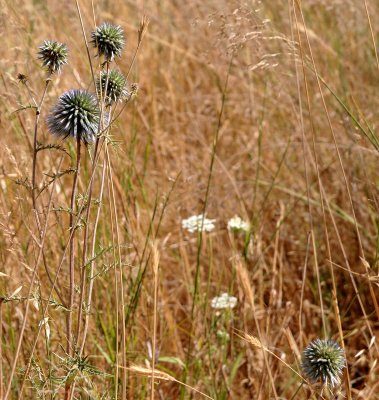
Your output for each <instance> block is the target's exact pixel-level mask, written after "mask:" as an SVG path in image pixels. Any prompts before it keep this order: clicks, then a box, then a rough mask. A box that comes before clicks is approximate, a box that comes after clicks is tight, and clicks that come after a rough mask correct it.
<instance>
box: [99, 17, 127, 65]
mask: <svg viewBox="0 0 379 400" xmlns="http://www.w3.org/2000/svg"><path fill="white" fill-rule="evenodd" d="M91 43H92V44H93V47H95V48H96V49H97V52H98V56H104V58H105V60H106V61H108V62H109V61H112V60H113V59H114V58H115V57H116V56H117V57H121V51H122V49H123V48H124V45H125V39H124V31H123V29H122V28H121V27H120V26H118V25H113V24H110V23H108V22H104V23H103V24H102V25H100V26H97V27H96V29H95V30H94V31H93V32H92V33H91Z"/></svg>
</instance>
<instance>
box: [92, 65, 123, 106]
mask: <svg viewBox="0 0 379 400" xmlns="http://www.w3.org/2000/svg"><path fill="white" fill-rule="evenodd" d="M96 86H97V92H98V93H99V95H100V92H101V93H102V96H104V97H105V103H106V104H107V105H111V104H112V103H114V102H117V101H122V100H124V99H126V98H127V97H128V96H129V92H128V89H127V81H126V78H125V76H124V75H123V74H122V73H121V72H119V71H117V70H116V69H112V70H111V71H110V72H109V73H108V74H107V73H106V72H101V74H100V78H99V79H98V80H97V81H96ZM105 87H106V88H107V93H106V94H105Z"/></svg>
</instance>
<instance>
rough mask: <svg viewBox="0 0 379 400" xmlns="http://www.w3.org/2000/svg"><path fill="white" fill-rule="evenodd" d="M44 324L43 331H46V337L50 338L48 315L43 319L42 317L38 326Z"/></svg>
mask: <svg viewBox="0 0 379 400" xmlns="http://www.w3.org/2000/svg"><path fill="white" fill-rule="evenodd" d="M43 325H45V332H46V339H47V340H50V325H49V317H45V318H44V319H42V320H41V321H40V322H39V324H38V326H39V327H41V326H43Z"/></svg>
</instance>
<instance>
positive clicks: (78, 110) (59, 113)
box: [47, 89, 100, 143]
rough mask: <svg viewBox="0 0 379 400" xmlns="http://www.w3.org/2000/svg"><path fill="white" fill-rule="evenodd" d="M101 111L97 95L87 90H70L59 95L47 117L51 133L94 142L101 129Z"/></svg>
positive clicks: (85, 141)
mask: <svg viewBox="0 0 379 400" xmlns="http://www.w3.org/2000/svg"><path fill="white" fill-rule="evenodd" d="M99 120H100V112H99V108H98V105H97V101H96V98H95V96H93V95H92V94H91V93H89V92H87V91H86V90H80V89H79V90H69V91H67V92H65V93H63V95H62V96H61V97H59V99H58V102H57V104H56V105H55V106H54V107H53V109H52V110H51V112H50V114H49V116H48V117H47V125H48V128H49V130H50V132H51V133H53V134H54V135H57V136H60V137H63V138H66V137H67V136H73V137H74V138H78V137H79V138H80V140H82V141H83V142H84V143H92V142H94V140H95V138H96V134H97V132H98V130H99Z"/></svg>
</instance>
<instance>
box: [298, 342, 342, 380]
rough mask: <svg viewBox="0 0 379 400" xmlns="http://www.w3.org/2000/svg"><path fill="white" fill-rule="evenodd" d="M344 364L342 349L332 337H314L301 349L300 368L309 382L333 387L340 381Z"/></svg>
mask: <svg viewBox="0 0 379 400" xmlns="http://www.w3.org/2000/svg"><path fill="white" fill-rule="evenodd" d="M344 366H345V355H344V351H343V350H342V349H341V347H340V346H339V344H338V343H337V342H335V341H334V340H332V339H323V340H322V339H316V340H314V341H313V342H311V343H310V344H309V345H308V346H307V347H306V349H305V350H304V351H303V357H302V369H303V372H304V375H305V376H306V377H307V378H308V379H309V380H310V381H311V382H317V381H321V382H322V383H323V384H324V385H327V386H331V387H334V386H336V385H338V384H339V383H340V382H341V378H340V375H341V373H342V369H343V368H344Z"/></svg>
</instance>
